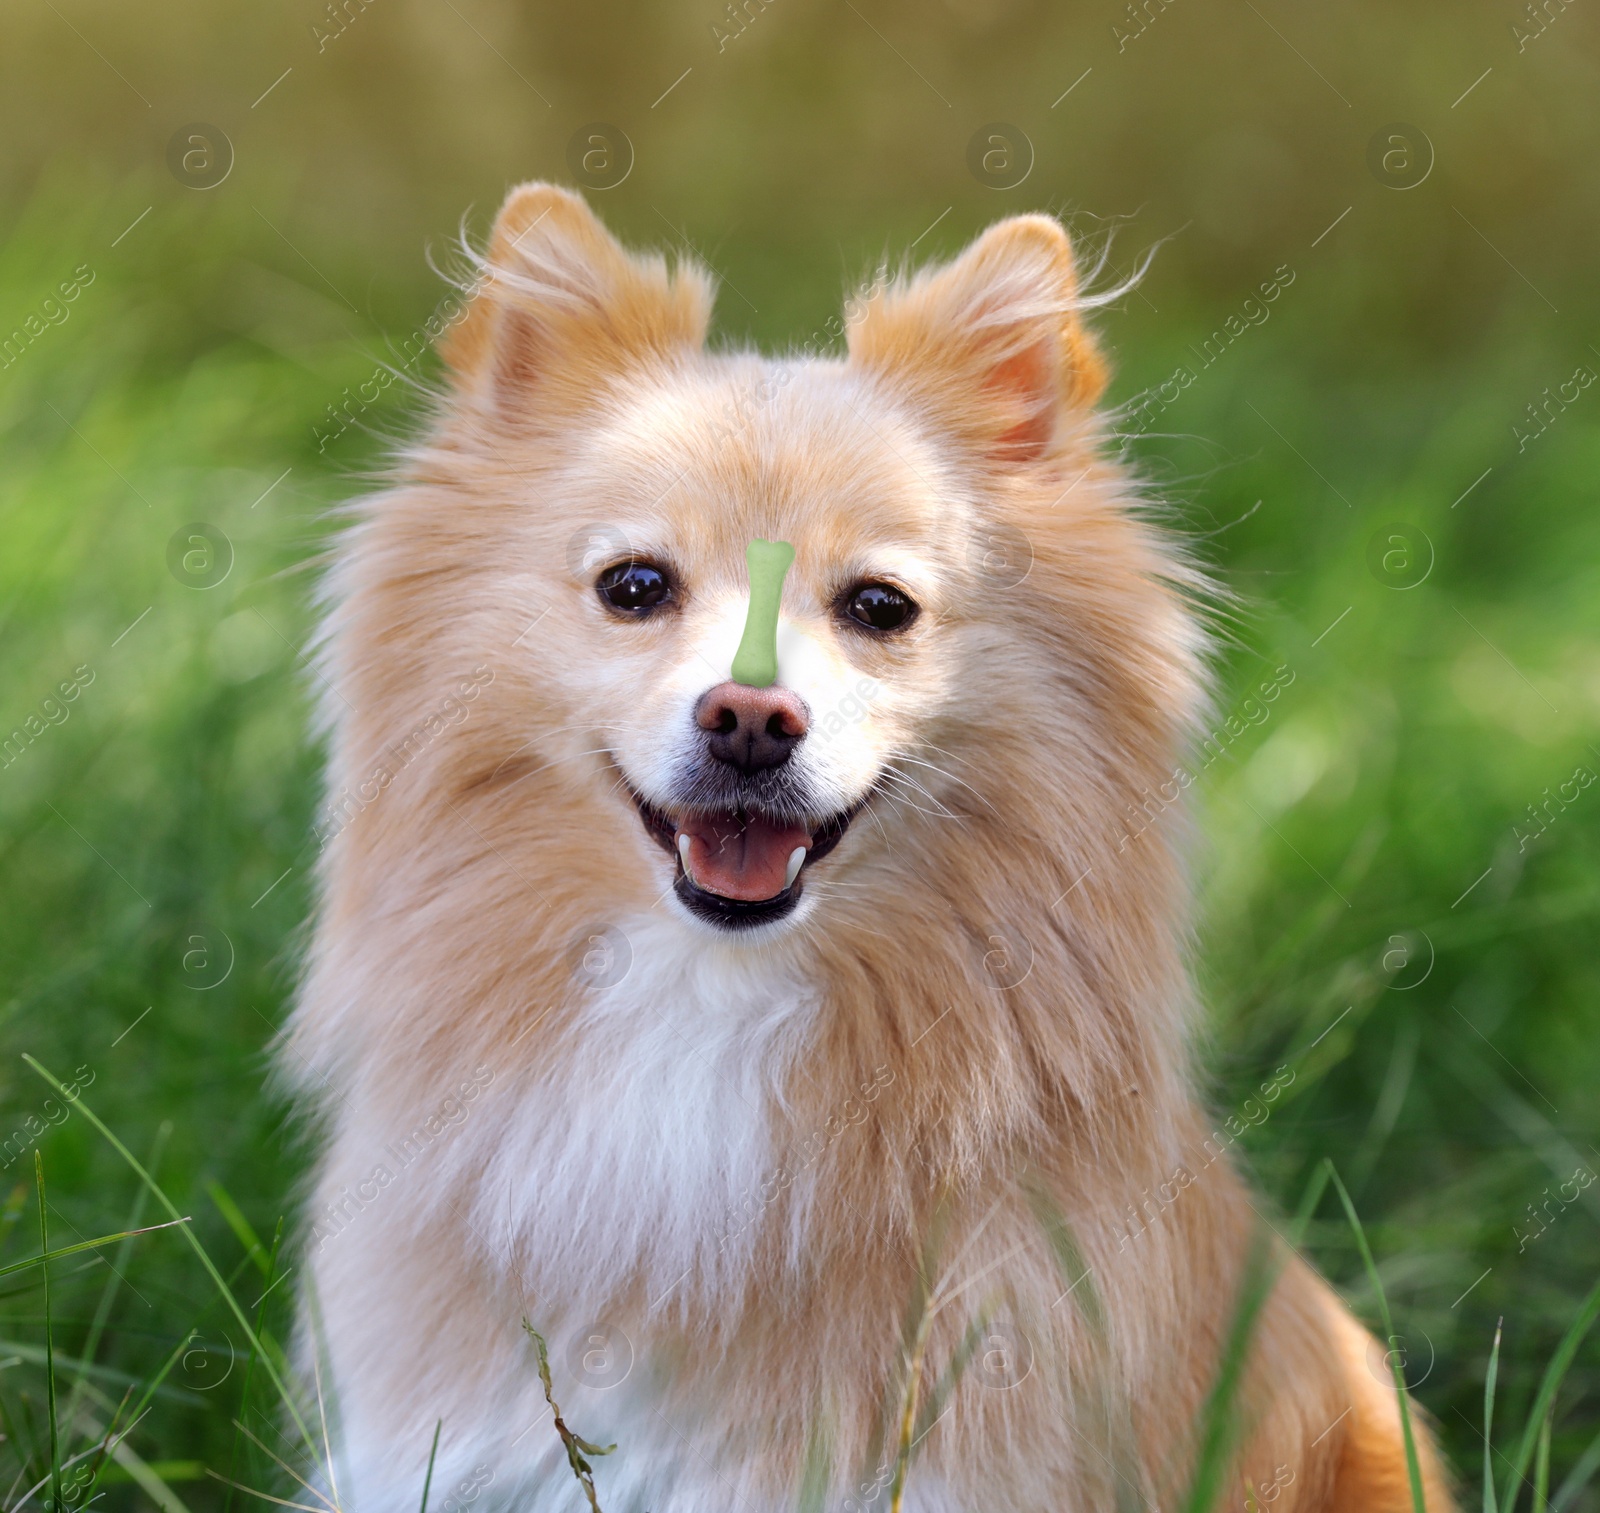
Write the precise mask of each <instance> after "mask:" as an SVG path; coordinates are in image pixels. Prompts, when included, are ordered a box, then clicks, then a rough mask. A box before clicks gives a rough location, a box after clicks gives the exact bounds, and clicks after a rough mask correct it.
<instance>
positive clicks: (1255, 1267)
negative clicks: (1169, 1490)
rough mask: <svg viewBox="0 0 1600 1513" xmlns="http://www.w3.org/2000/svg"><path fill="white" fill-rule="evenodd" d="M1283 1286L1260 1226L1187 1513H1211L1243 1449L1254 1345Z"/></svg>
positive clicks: (1242, 1276)
mask: <svg viewBox="0 0 1600 1513" xmlns="http://www.w3.org/2000/svg"><path fill="white" fill-rule="evenodd" d="M1277 1280H1278V1266H1277V1265H1275V1264H1274V1256H1273V1248H1272V1237H1271V1233H1270V1231H1269V1230H1268V1229H1267V1228H1266V1227H1265V1226H1264V1225H1261V1224H1258V1225H1257V1226H1256V1228H1255V1231H1254V1233H1252V1235H1251V1236H1250V1248H1249V1250H1248V1251H1246V1253H1245V1258H1244V1265H1243V1266H1242V1267H1241V1268H1240V1271H1239V1290H1238V1293H1237V1295H1236V1297H1235V1300H1234V1305H1233V1318H1232V1320H1231V1322H1230V1323H1229V1325H1228V1333H1227V1337H1226V1339H1225V1340H1224V1342H1223V1346H1222V1352H1221V1354H1220V1355H1219V1356H1218V1358H1217V1375H1216V1380H1215V1381H1214V1382H1213V1383H1212V1385H1211V1391H1210V1392H1209V1393H1208V1394H1207V1395H1206V1400H1205V1403H1204V1405H1203V1406H1202V1408H1201V1410H1200V1434H1199V1453H1198V1454H1197V1455H1196V1457H1195V1467H1194V1474H1193V1477H1192V1479H1191V1480H1190V1483H1189V1493H1188V1496H1187V1497H1185V1498H1184V1500H1183V1509H1184V1513H1211V1509H1212V1507H1213V1506H1214V1505H1215V1503H1216V1500H1217V1494H1218V1492H1219V1491H1220V1490H1221V1488H1222V1479H1223V1477H1224V1475H1225V1474H1226V1473H1227V1469H1228V1462H1229V1461H1230V1460H1231V1459H1232V1456H1233V1452H1234V1450H1235V1449H1236V1448H1237V1447H1238V1442H1239V1439H1240V1436H1241V1429H1242V1427H1243V1425H1242V1421H1241V1417H1240V1415H1239V1413H1238V1412H1237V1411H1236V1405H1237V1400H1238V1396H1239V1391H1240V1388H1241V1387H1243V1385H1244V1375H1245V1367H1246V1365H1247V1363H1248V1361H1249V1356H1250V1345H1251V1343H1252V1341H1253V1340H1254V1338H1255V1331H1256V1324H1257V1323H1258V1322H1259V1321H1260V1318H1261V1310H1262V1308H1264V1307H1265V1306H1266V1301H1267V1299H1268V1298H1269V1297H1270V1296H1271V1295H1272V1289H1273V1287H1274V1286H1275V1285H1276V1284H1277Z"/></svg>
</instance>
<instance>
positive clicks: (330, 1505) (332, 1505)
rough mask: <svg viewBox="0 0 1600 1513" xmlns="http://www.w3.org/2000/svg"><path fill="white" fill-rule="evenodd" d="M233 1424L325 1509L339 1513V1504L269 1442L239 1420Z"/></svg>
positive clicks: (332, 1512) (331, 1512)
mask: <svg viewBox="0 0 1600 1513" xmlns="http://www.w3.org/2000/svg"><path fill="white" fill-rule="evenodd" d="M233 1423H234V1427H235V1428H237V1429H244V1432H245V1433H246V1434H249V1435H250V1443H251V1444H253V1445H254V1446H255V1447H256V1448H257V1449H258V1450H260V1451H262V1452H263V1453H264V1454H265V1455H266V1456H267V1458H268V1459H269V1460H271V1461H272V1462H273V1463H274V1464H275V1465H276V1466H277V1467H278V1469H279V1470H280V1471H284V1472H286V1473H287V1474H288V1475H289V1476H290V1478H291V1479H293V1480H294V1481H297V1482H299V1483H300V1485H301V1486H302V1487H304V1488H305V1489H306V1491H307V1492H309V1493H310V1494H311V1495H312V1496H313V1497H314V1498H316V1500H317V1501H318V1502H320V1503H321V1504H322V1505H323V1506H324V1507H325V1508H327V1509H329V1510H330V1513H339V1505H338V1503H336V1502H335V1501H334V1500H333V1499H332V1498H330V1497H328V1496H327V1495H326V1494H325V1493H322V1492H319V1491H318V1490H317V1489H316V1488H315V1487H313V1486H312V1485H311V1483H310V1482H308V1481H307V1480H306V1479H305V1477H303V1476H302V1475H301V1474H300V1473H299V1472H298V1471H296V1470H295V1468H294V1467H293V1466H291V1465H290V1464H289V1462H288V1461H286V1460H284V1459H283V1457H282V1456H280V1455H279V1454H278V1453H277V1452H276V1451H275V1450H274V1449H273V1448H272V1446H271V1445H269V1444H267V1442H266V1441H265V1440H263V1439H262V1438H261V1437H260V1436H259V1435H256V1434H252V1433H251V1431H250V1430H249V1429H246V1428H245V1426H244V1424H243V1423H241V1422H240V1421H239V1420H238V1419H235V1420H234V1421H233Z"/></svg>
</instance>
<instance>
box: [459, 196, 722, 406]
mask: <svg viewBox="0 0 1600 1513" xmlns="http://www.w3.org/2000/svg"><path fill="white" fill-rule="evenodd" d="M711 302H712V282H711V278H710V276H709V275H708V274H707V273H706V272H705V270H704V269H703V268H701V267H700V266H699V265H698V264H695V263H692V262H682V263H679V264H678V266H677V267H676V268H674V269H671V270H669V269H668V267H667V264H666V261H665V259H663V258H662V257H661V256H660V255H659V254H654V255H640V254H635V253H630V252H628V251H627V250H626V249H625V248H623V247H622V245H621V244H620V243H619V242H618V241H617V240H616V238H615V237H613V236H612V235H611V233H610V232H609V231H607V230H606V228H605V227H604V226H602V225H601V224H600V222H599V220H598V219H596V217H595V214H594V212H593V211H592V210H590V209H589V207H588V205H587V204H586V203H585V202H584V200H583V199H582V197H581V196H579V195H576V194H573V193H572V192H571V191H570V190H566V189H558V188H557V187H556V186H555V185H553V184H540V183H534V184H521V185H518V186H517V188H515V189H513V190H512V191H511V193H510V194H509V195H507V196H506V202H505V204H504V205H502V206H501V207H500V214H499V216H498V217H496V219H495V223H494V230H493V232H491V233H490V236H489V247H488V251H487V252H486V253H485V255H484V258H483V261H482V263H481V265H480V267H479V272H478V277H477V278H476V279H475V280H474V281H473V283H472V285H471V287H470V289H469V290H468V300H467V310H466V314H465V315H464V316H463V317H461V319H459V320H458V321H457V322H456V323H455V324H454V325H453V326H451V327H450V328H449V329H448V330H447V331H446V332H445V334H444V336H443V338H442V339H441V341H440V343H439V348H440V352H441V355H442V356H443V357H444V360H445V362H446V363H447V364H448V365H449V366H450V368H451V369H452V370H453V372H454V375H455V383H456V387H457V389H458V390H461V391H464V392H467V393H470V394H472V395H473V396H474V397H476V398H478V399H479V400H480V402H481V403H483V404H484V405H485V406H486V407H488V408H491V409H492V410H494V411H495V412H497V414H498V415H499V416H500V417H501V418H503V419H505V420H507V421H511V422H516V421H520V420H524V419H532V418H533V417H535V416H544V415H553V414H562V413H565V412H567V411H570V410H571V409H573V408H575V407H577V406H580V405H583V404H586V403H592V402H593V398H594V392H595V389H596V387H597V386H600V385H603V384H605V383H606V382H607V381H608V380H609V379H611V378H612V377H614V376H615V375H616V374H617V373H618V372H620V371H622V370H624V369H625V368H627V367H629V366H631V365H633V364H636V363H639V362H643V361H648V360H650V359H651V358H671V357H672V356H674V355H676V354H680V353H683V352H685V351H694V350H698V349H699V347H700V346H701V345H702V343H703V342H704V341H705V335H706V326H707V324H708V322H709V321H710V318H711Z"/></svg>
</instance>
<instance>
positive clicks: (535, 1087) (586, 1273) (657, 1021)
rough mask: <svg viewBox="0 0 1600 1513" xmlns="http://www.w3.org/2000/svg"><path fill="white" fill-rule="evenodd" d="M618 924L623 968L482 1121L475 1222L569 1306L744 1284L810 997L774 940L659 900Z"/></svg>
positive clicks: (588, 995)
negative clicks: (755, 1198)
mask: <svg viewBox="0 0 1600 1513" xmlns="http://www.w3.org/2000/svg"><path fill="white" fill-rule="evenodd" d="M616 928H617V929H618V930H620V931H621V935H622V937H623V938H624V939H625V941H626V947H625V950H626V953H630V954H631V961H629V963H628V965H627V969H626V971H625V972H624V973H623V974H622V976H621V977H620V980H617V981H615V982H609V983H608V982H606V981H605V980H604V978H602V983H601V984H600V985H597V986H589V987H586V988H582V989H580V990H579V991H580V994H581V996H580V999H579V1002H578V1006H577V1010H576V1016H575V1019H574V1024H575V1031H574V1033H573V1034H572V1035H571V1037H570V1039H567V1040H566V1041H565V1043H564V1048H563V1051H562V1054H561V1055H560V1056H559V1058H558V1059H557V1060H556V1062H555V1063H554V1064H553V1065H552V1067H551V1068H549V1069H548V1070H546V1071H544V1072H543V1073H541V1075H540V1077H539V1078H538V1080H537V1081H536V1082H534V1083H533V1084H532V1085H531V1086H530V1085H527V1084H524V1085H523V1086H522V1087H521V1088H519V1089H517V1090H516V1091H515V1093H514V1094H513V1090H512V1088H511V1087H510V1086H507V1087H506V1088H504V1089H503V1090H502V1092H501V1095H500V1096H498V1097H497V1098H495V1099H494V1100H493V1103H494V1114H495V1117H494V1118H493V1119H492V1120H485V1121H484V1123H483V1126H482V1127H480V1129H479V1130H478V1131H477V1132H476V1133H477V1135H478V1138H479V1139H481V1140H484V1141H486V1142H487V1149H488V1150H489V1151H490V1152H492V1154H490V1155H489V1157H488V1159H487V1162H486V1169H485V1177H484V1181H483V1185H482V1189H481V1192H480V1196H479V1200H478V1203H477V1205H476V1210H477V1211H476V1215H475V1220H474V1223H475V1227H476V1228H478V1230H479V1232H480V1233H481V1234H483V1235H484V1237H485V1238H487V1239H488V1240H489V1241H490V1243H491V1246H492V1247H493V1248H494V1249H495V1250H496V1251H498V1252H499V1253H501V1254H503V1255H504V1254H509V1255H511V1256H514V1257H515V1258H516V1261H517V1264H518V1267H519V1270H522V1269H524V1268H525V1270H524V1276H525V1278H526V1280H527V1281H528V1282H530V1283H531V1284H532V1286H533V1287H534V1288H535V1289H536V1292H537V1293H538V1294H542V1295H544V1300H545V1302H546V1303H547V1304H548V1305H550V1306H553V1307H555V1308H557V1309H559V1310H561V1311H565V1310H567V1309H575V1310H576V1311H578V1312H580V1313H581V1312H584V1311H585V1307H586V1304H587V1303H588V1302H590V1301H591V1300H593V1301H595V1302H599V1301H602V1300H603V1299H604V1298H606V1297H607V1296H608V1295H612V1294H614V1293H615V1292H616V1291H618V1290H620V1289H622V1288H623V1287H624V1286H626V1285H627V1284H628V1283H629V1282H630V1281H631V1280H633V1279H635V1278H642V1279H643V1280H644V1281H645V1282H646V1285H647V1286H648V1288H649V1291H650V1298H651V1303H652V1311H654V1309H655V1308H656V1307H657V1306H660V1307H662V1308H664V1309H667V1310H669V1311H670V1310H671V1309H672V1307H673V1305H674V1302H675V1301H676V1302H679V1303H681V1302H682V1301H684V1299H685V1298H686V1297H687V1296H691V1295H694V1294H696V1293H698V1294H699V1295H700V1296H701V1297H702V1298H704V1297H707V1296H714V1295H715V1294H716V1293H717V1292H719V1291H721V1290H722V1289H724V1288H727V1287H729V1286H730V1285H732V1284H734V1283H735V1282H736V1281H737V1280H738V1277H739V1273H740V1271H741V1269H742V1267H743V1266H744V1264H745V1263H746V1262H747V1260H748V1255H749V1248H750V1245H751V1243H752V1242H753V1239H754V1235H755V1226H751V1225H749V1224H748V1223H747V1220H748V1205H749V1200H750V1198H751V1195H752V1194H755V1193H757V1192H758V1191H759V1190H760V1187H761V1183H762V1180H763V1178H764V1176H765V1175H766V1174H767V1173H768V1171H769V1170H770V1168H771V1166H772V1164H773V1161H774V1150H773V1147H774V1139H773V1114H774V1111H775V1110H776V1108H777V1107H778V1106H779V1103H780V1100H781V1097H782V1087H783V1084H784V1080H785V1074H786V1072H787V1070H788V1068H789V1066H790V1065H791V1063H792V1061H793V1059H794V1057H795V1056H796V1055H797V1054H798V1053H799V1052H800V1051H801V1049H802V1046H803V1043H804V1040H805V1036H806V1032H807V1030H808V1028H809V1026H810V1024H811V1021H812V1019H813V1016H814V1010H815V1006H816V995H815V993H814V991H813V990H812V989H811V988H810V987H809V986H808V985H807V984H806V983H805V982H804V980H803V978H802V977H801V975H800V973H799V972H798V971H797V969H796V967H795V965H794V957H793V955H792V952H791V950H789V949H785V947H784V943H783V942H781V941H780V942H778V943H776V944H775V945H771V946H762V945H758V944H756V943H755V942H749V941H744V940H739V939H734V940H731V941H724V940H719V939H716V938H711V937H710V936H709V932H708V931H707V930H705V929H704V928H702V927H698V926H695V925H693V924H691V923H690V922H688V921H686V920H683V919H681V918H679V917H677V916H676V914H675V913H674V912H672V905H671V904H670V902H668V901H664V902H663V903H662V904H661V906H660V907H659V908H658V910H656V911H655V912H653V913H651V914H647V915H643V916H637V917H633V918H629V919H624V920H621V921H619V922H618V924H617V926H616ZM613 944H615V939H614V937H613ZM619 964H620V958H619ZM605 975H606V976H612V975H615V968H613V970H612V972H611V973H608V974H605ZM507 1081H508V1083H509V1082H510V1081H511V1079H507ZM508 1094H511V1095H512V1096H507V1095H508ZM491 1126H493V1127H492V1128H491ZM484 1148H485V1147H482V1146H480V1150H482V1149H484ZM675 1295H676V1296H675Z"/></svg>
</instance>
